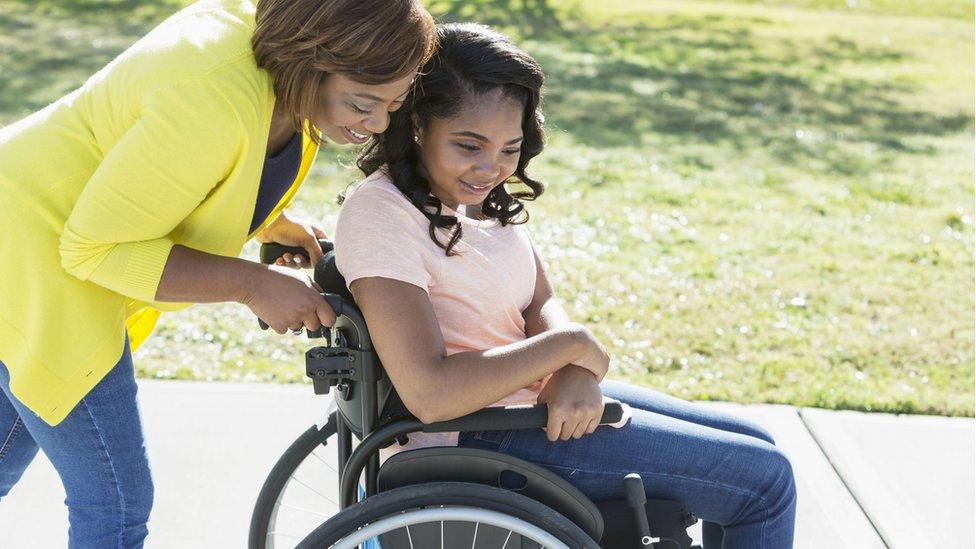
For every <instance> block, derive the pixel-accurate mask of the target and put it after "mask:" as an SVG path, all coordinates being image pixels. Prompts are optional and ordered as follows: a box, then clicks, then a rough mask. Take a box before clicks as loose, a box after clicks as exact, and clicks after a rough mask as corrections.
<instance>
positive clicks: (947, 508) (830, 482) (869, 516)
mask: <svg viewBox="0 0 976 549" xmlns="http://www.w3.org/2000/svg"><path fill="white" fill-rule="evenodd" d="M139 385H140V399H141V403H142V408H143V413H144V421H145V425H146V431H147V440H148V446H149V453H150V458H151V460H152V466H153V473H154V476H155V479H156V504H155V508H154V511H153V518H152V521H151V522H150V537H149V541H148V542H147V546H148V547H157V548H170V547H174V548H181V549H182V548H190V547H206V548H220V547H243V546H245V544H246V540H247V528H248V524H249V520H250V513H251V509H252V506H253V504H254V500H255V498H256V497H257V494H258V491H259V489H260V486H261V484H262V482H263V481H264V477H265V476H266V475H267V473H268V471H269V470H270V469H271V466H272V465H273V463H274V462H275V460H276V459H277V457H278V456H279V455H280V454H281V452H282V451H283V450H284V449H285V447H286V446H287V445H288V444H289V443H290V442H291V440H292V439H294V437H296V436H297V435H298V434H299V433H301V432H302V431H304V430H305V429H306V428H307V427H308V426H309V425H311V424H312V423H314V422H315V421H316V420H317V419H319V417H320V416H321V414H322V412H323V411H324V409H325V407H326V404H327V400H326V398H324V397H316V396H315V395H313V394H312V391H311V388H310V387H307V386H282V385H257V384H230V383H192V382H176V381H169V382H161V381H144V380H140V382H139ZM708 405H709V406H716V407H719V408H722V409H725V410H728V411H732V412H735V413H738V414H741V415H743V416H745V417H748V418H751V419H753V420H755V421H757V422H758V423H760V424H762V425H764V426H765V427H766V428H768V429H769V430H770V431H771V432H772V434H773V436H774V437H775V438H776V440H777V442H778V444H779V445H780V446H781V447H782V448H783V449H784V451H785V452H786V453H787V454H788V455H789V456H790V459H791V461H792V463H793V466H794V470H795V473H796V479H797V488H798V492H799V504H798V514H797V532H796V547H798V548H808V549H814V548H831V549H833V548H838V549H839V548H851V549H865V548H873V547H886V546H887V547H894V548H900V547H906V548H907V547H912V548H920V547H933V548H934V547H940V548H942V547H951V548H957V547H958V548H969V547H973V546H974V543H976V535H974V520H973V517H974V516H976V504H974V491H973V490H974V469H976V449H974V444H976V443H974V436H976V427H974V422H973V420H972V419H965V418H938V417H920V416H891V415H883V414H860V413H853V412H828V411H824V410H813V409H802V410H798V409H796V408H793V407H789V406H768V405H752V406H743V405H735V404H708ZM63 500H64V490H63V488H62V487H61V484H60V481H59V479H58V477H57V475H56V474H55V472H54V470H53V469H52V468H51V465H50V463H49V462H48V461H47V460H46V459H45V458H44V457H43V456H39V458H38V459H37V460H35V462H34V463H33V464H32V465H31V467H30V468H29V469H28V470H27V473H26V474H25V476H24V478H23V479H22V480H21V482H20V483H19V484H18V485H17V486H16V487H15V488H14V490H13V491H12V492H11V494H10V495H9V496H8V497H7V498H5V499H4V501H3V502H0V547H2V548H5V549H20V548H24V549H28V548H30V549H33V548H48V547H51V548H57V547H65V546H67V511H66V508H65V507H64V505H63ZM696 535H697V532H696Z"/></svg>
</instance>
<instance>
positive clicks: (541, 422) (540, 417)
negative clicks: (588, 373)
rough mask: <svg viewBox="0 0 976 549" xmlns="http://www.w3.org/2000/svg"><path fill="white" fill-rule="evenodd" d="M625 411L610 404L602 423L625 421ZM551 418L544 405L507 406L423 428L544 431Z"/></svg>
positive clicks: (614, 403) (425, 430)
mask: <svg viewBox="0 0 976 549" xmlns="http://www.w3.org/2000/svg"><path fill="white" fill-rule="evenodd" d="M623 415H624V409H623V405H622V404H621V403H619V402H616V401H613V402H607V403H606V404H605V405H604V407H603V417H602V418H600V424H601V425H603V424H607V423H617V422H618V421H620V420H621V419H623ZM548 419H549V410H548V409H547V407H546V405H545V404H537V405H535V406H508V407H504V408H502V407H496V408H484V409H482V410H478V411H477V412H474V413H472V414H468V415H466V416H461V417H459V418H457V419H452V420H448V421H438V422H437V423H431V424H429V425H424V426H423V429H422V431H423V432H425V433H446V432H452V431H501V430H514V429H543V428H545V427H546V424H547V423H548Z"/></svg>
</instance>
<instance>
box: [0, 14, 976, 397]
mask: <svg viewBox="0 0 976 549" xmlns="http://www.w3.org/2000/svg"><path fill="white" fill-rule="evenodd" d="M186 3H187V2H183V1H181V0H51V1H44V2H41V1H26V0H0V125H4V124H8V123H11V122H13V121H15V120H17V119H19V118H20V117H22V116H24V115H26V114H28V113H30V112H32V111H34V110H36V109H39V108H41V107H43V106H44V105H46V104H47V103H49V102H50V101H52V100H55V99H57V98H58V97H59V96H61V95H63V94H64V93H66V92H68V91H70V90H71V89H73V88H75V87H77V86H78V85H79V84H80V83H81V82H83V81H84V79H85V78H87V77H88V76H89V75H90V74H92V73H94V72H95V71H96V70H98V69H99V68H100V67H101V66H103V65H104V64H105V63H106V62H107V61H109V60H110V59H111V58H112V57H114V56H115V55H117V54H118V53H119V52H121V51H122V50H123V49H124V48H125V47H127V46H128V45H129V44H131V43H132V42H133V41H135V40H137V39H138V38H139V37H140V36H141V35H142V34H144V33H145V32H147V31H148V30H149V29H150V28H151V27H152V26H153V25H154V24H156V23H157V22H158V21H160V20H161V19H162V18H164V17H166V16H168V15H169V14H171V13H173V12H175V11H176V10H177V9H179V8H180V7H181V6H182V5H185V4H186ZM428 5H429V6H430V9H431V11H432V13H435V15H436V16H437V18H438V20H441V21H449V20H463V21H479V22H483V23H486V24H490V25H492V26H494V27H496V28H498V29H499V30H502V31H503V32H505V33H507V34H508V35H510V36H511V37H512V38H513V39H515V40H516V41H517V42H518V43H519V44H520V45H521V46H522V47H524V48H525V49H526V50H527V51H529V52H530V53H532V54H533V55H534V56H535V57H536V58H537V59H538V60H539V61H540V63H541V64H542V65H543V67H544V68H545V69H546V72H547V74H548V85H547V95H546V102H545V113H546V117H547V126H548V130H549V145H548V148H547V150H546V152H545V153H543V155H542V156H541V157H540V158H539V159H538V160H537V161H535V162H534V163H533V166H532V170H533V173H534V174H535V175H536V176H538V177H539V178H541V179H542V180H543V181H545V182H546V183H547V184H548V186H549V189H548V191H547V193H546V194H545V195H544V196H543V197H542V198H541V199H540V200H539V201H538V202H536V203H534V204H531V205H530V211H531V212H532V221H531V222H530V224H529V229H530V231H531V232H532V233H533V236H534V239H535V240H536V242H537V243H538V244H539V246H540V247H541V248H542V251H543V253H544V254H545V255H546V256H547V258H548V261H549V263H550V266H551V269H552V271H553V273H554V275H555V283H556V285H557V291H558V292H559V294H560V295H561V296H562V298H563V299H564V301H565V303H566V306H567V309H568V311H569V312H570V314H571V315H573V316H574V317H575V318H576V319H577V320H580V321H583V322H586V323H588V324H589V325H590V326H592V327H593V328H594V329H595V331H596V332H597V333H598V334H599V335H600V336H601V338H602V339H603V340H604V341H605V342H606V343H607V344H608V345H609V346H610V348H611V350H612V351H613V353H614V356H615V365H614V370H613V374H612V375H613V376H615V377H617V378H621V379H628V380H631V381H635V382H638V383H641V384H644V385H647V386H650V387H653V388H657V389H660V390H663V391H666V392H669V393H672V394H675V395H678V396H681V397H684V398H692V399H721V400H733V401H742V402H783V403H790V404H796V405H809V406H821V407H829V408H851V409H861V410H875V411H896V412H915V413H943V414H958V415H970V416H971V415H973V386H974V373H973V372H974V360H976V358H974V332H973V329H974V322H976V320H974V276H976V275H974V263H973V253H974V228H973V217H974V211H973V210H974V190H973V175H974V165H973V162H974V154H973V147H974V133H973V132H974V124H973V104H974V75H973V67H974V41H973V39H974V33H973V30H974V24H973V17H974V12H973V3H972V2H971V1H967V0H935V1H922V0H908V1H896V0H870V1H866V0H846V1H842V0H792V1H788V0H782V1H780V0H765V1H761V0H752V1H738V2H733V1H701V0H688V1H679V0H646V1H626V0H601V1H600V2H584V1H582V0H501V1H488V0H468V1H460V0H430V1H429V2H428ZM56 155H57V152H56V151H52V157H53V159H56ZM354 155H355V151H352V150H349V149H342V148H338V147H329V148H326V149H324V150H323V151H322V153H321V154H320V156H319V159H318V161H317V163H316V166H315V167H314V169H313V173H312V176H311V179H310V180H309V181H308V182H307V183H306V186H305V188H304V189H303V191H302V192H301V193H300V198H299V199H298V200H297V201H296V204H295V209H296V210H297V211H299V212H301V213H303V214H305V215H307V216H310V217H315V218H318V219H320V220H323V221H325V222H326V224H327V225H330V224H331V223H333V222H334V219H335V215H336V211H337V207H336V206H335V204H334V196H335V194H336V192H337V191H339V190H341V189H342V188H344V187H345V186H346V185H348V184H349V183H351V182H353V181H355V180H356V179H357V177H358V175H357V172H356V171H355V170H354V167H353V164H352V159H353V158H354ZM246 254H248V255H250V256H252V257H253V256H254V254H255V248H254V247H253V246H251V247H249V248H248V249H247V250H246ZM305 345H306V342H305V340H304V339H303V338H297V337H292V336H277V335H273V334H267V333H262V332H259V331H258V330H257V328H256V322H255V321H254V319H253V318H252V317H251V316H250V315H249V313H248V311H247V310H246V309H245V308H243V307H237V306H232V305H220V306H201V307H194V308H192V309H190V310H187V311H184V312H181V313H177V314H173V315H168V316H167V317H165V319H164V321H163V322H162V323H161V325H160V327H159V329H158V330H157V334H156V337H154V338H153V340H151V341H150V343H148V344H147V345H145V346H144V347H143V349H142V350H140V352H139V353H138V354H137V359H136V364H137V367H138V368H139V371H140V375H143V376H150V377H157V378H181V379H226V380H269V381H270V380H276V381H300V380H301V378H302V375H303V367H302V355H301V352H302V351H303V349H304V348H305Z"/></svg>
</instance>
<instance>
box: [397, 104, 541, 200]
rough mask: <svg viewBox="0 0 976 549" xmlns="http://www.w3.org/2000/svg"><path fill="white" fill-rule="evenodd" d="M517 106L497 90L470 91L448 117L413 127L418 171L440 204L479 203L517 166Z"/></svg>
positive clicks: (519, 141) (519, 139)
mask: <svg viewBox="0 0 976 549" xmlns="http://www.w3.org/2000/svg"><path fill="white" fill-rule="evenodd" d="M522 111H523V107H522V105H521V104H520V103H519V102H518V101H516V100H514V99H511V98H509V97H505V96H504V95H503V94H502V91H501V90H493V91H490V92H488V93H485V94H483V95H478V96H474V97H473V98H471V99H469V100H468V101H466V102H465V105H464V106H463V107H462V108H461V111H460V112H459V113H458V114H457V115H456V116H454V117H452V118H435V119H432V120H428V121H427V123H426V126H424V127H422V128H418V129H417V130H416V135H417V147H418V152H419V158H420V164H421V166H420V167H421V170H422V173H424V175H425V176H426V177H427V180H428V181H429V182H430V190H431V193H432V194H433V195H434V196H436V197H437V198H439V199H440V200H441V202H443V203H444V205H445V206H447V207H449V208H451V209H457V208H458V206H459V205H460V204H481V203H482V202H483V201H484V200H485V197H487V196H488V193H489V192H490V191H491V190H492V189H494V188H495V187H497V186H498V185H500V184H501V183H502V182H503V181H505V180H506V179H508V178H509V177H510V176H511V175H512V174H513V173H515V168H516V167H518V161H519V156H520V154H521V145H522V138H523V135H522Z"/></svg>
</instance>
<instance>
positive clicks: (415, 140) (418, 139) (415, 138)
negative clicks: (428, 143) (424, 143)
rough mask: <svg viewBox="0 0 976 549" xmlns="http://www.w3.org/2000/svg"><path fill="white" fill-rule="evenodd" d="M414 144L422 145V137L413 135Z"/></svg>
mask: <svg viewBox="0 0 976 549" xmlns="http://www.w3.org/2000/svg"><path fill="white" fill-rule="evenodd" d="M413 142H414V143H420V136H419V135H417V134H413Z"/></svg>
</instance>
